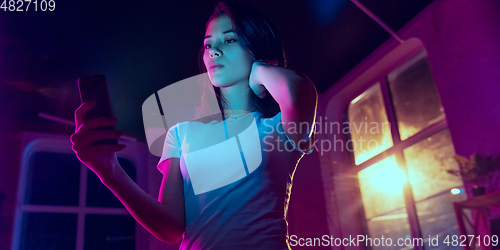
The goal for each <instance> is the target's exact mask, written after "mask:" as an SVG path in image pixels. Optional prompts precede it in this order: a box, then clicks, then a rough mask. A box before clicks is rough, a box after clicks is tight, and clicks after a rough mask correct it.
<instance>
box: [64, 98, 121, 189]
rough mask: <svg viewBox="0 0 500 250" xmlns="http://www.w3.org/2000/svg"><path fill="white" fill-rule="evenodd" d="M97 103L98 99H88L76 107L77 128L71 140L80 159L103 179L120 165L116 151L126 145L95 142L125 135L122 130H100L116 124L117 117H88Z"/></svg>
mask: <svg viewBox="0 0 500 250" xmlns="http://www.w3.org/2000/svg"><path fill="white" fill-rule="evenodd" d="M96 103H97V102H96V101H87V102H84V103H82V105H80V107H78V109H76V111H75V125H76V128H75V133H74V134H72V135H71V138H70V140H71V143H72V144H73V146H72V149H73V151H74V152H75V153H76V156H77V157H78V159H79V160H80V161H81V162H82V163H83V164H85V165H86V166H87V167H89V168H90V169H91V170H92V171H94V173H96V174H97V175H98V176H99V178H101V180H102V179H103V178H106V177H108V176H110V175H112V174H113V168H114V167H115V166H118V167H119V164H118V160H117V158H116V153H115V152H117V151H120V150H122V149H124V148H125V145H121V144H96V143H95V142H96V141H100V140H105V139H118V138H120V136H122V135H123V132H122V131H116V130H99V128H101V127H107V126H113V125H115V124H116V122H117V120H116V118H110V117H97V118H91V119H88V120H87V119H86V115H87V112H88V111H89V110H91V109H92V108H94V107H95V106H96ZM96 129H97V130H96Z"/></svg>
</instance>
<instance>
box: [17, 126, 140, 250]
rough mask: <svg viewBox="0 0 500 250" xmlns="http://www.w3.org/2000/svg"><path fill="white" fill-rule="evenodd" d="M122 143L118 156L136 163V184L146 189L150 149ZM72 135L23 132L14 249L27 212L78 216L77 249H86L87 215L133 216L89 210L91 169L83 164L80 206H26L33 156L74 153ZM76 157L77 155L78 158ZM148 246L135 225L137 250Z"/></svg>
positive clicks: (119, 211) (116, 210)
mask: <svg viewBox="0 0 500 250" xmlns="http://www.w3.org/2000/svg"><path fill="white" fill-rule="evenodd" d="M119 142H120V144H125V145H126V148H125V149H124V150H122V151H120V152H117V156H118V157H120V158H125V159H127V160H129V161H130V162H131V163H132V164H134V167H135V170H136V183H137V184H138V185H139V186H140V187H141V188H143V189H144V190H146V186H147V185H146V184H147V181H146V180H147V176H146V171H144V170H146V167H147V153H148V150H147V146H145V145H144V143H141V142H135V141H131V140H123V139H120V140H119ZM71 146H72V145H71V142H70V136H69V135H63V134H48V133H39V132H22V140H21V149H20V150H21V153H20V157H21V160H20V162H21V165H20V169H19V180H18V189H17V198H16V206H15V216H14V228H13V234H12V244H11V249H12V250H15V249H19V247H20V243H21V230H22V219H23V218H22V217H23V213H24V212H42V213H70V214H76V215H77V224H76V226H77V228H76V231H77V233H76V246H75V249H77V250H83V248H84V241H85V238H84V233H85V216H86V215H87V214H100V215H101V214H104V215H129V216H131V215H130V213H129V212H128V211H127V210H126V209H125V208H107V207H87V206H86V195H87V194H86V192H87V177H88V173H89V171H88V167H86V166H85V165H83V163H80V188H79V200H78V205H77V206H57V205H37V204H24V200H25V195H26V183H27V178H28V171H29V170H28V167H29V161H30V158H31V155H33V154H34V153H37V152H51V153H64V154H74V152H73V151H72V149H71ZM75 157H76V156H75ZM145 247H147V231H145V229H144V228H142V226H140V225H139V224H138V223H137V222H136V225H135V249H144V248H145Z"/></svg>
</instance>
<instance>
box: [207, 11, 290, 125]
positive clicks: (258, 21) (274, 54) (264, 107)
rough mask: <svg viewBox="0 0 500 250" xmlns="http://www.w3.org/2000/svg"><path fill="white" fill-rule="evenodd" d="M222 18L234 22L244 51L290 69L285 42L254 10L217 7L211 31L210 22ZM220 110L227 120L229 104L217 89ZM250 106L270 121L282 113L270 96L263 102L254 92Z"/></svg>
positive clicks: (215, 89) (262, 15)
mask: <svg viewBox="0 0 500 250" xmlns="http://www.w3.org/2000/svg"><path fill="white" fill-rule="evenodd" d="M222 15H227V16H229V17H230V18H231V21H232V23H233V28H234V31H235V33H236V34H237V36H238V41H239V42H240V43H241V45H242V47H243V48H244V49H247V50H248V51H249V52H250V53H251V54H252V56H253V57H254V58H255V60H261V59H268V60H275V61H277V62H278V66H280V67H286V60H285V53H284V50H283V46H282V44H281V39H280V37H279V35H278V33H277V32H276V28H275V26H274V25H273V24H272V23H271V21H270V20H269V19H268V18H267V17H266V16H264V14H262V13H261V12H259V11H257V10H256V9H254V8H252V7H251V6H247V5H243V4H240V3H233V2H219V3H218V4H217V6H215V9H214V12H213V14H212V15H211V16H210V18H209V19H208V22H207V23H206V25H205V29H206V28H207V26H208V24H209V23H210V21H212V20H213V19H215V18H218V17H220V16H222ZM203 53H204V48H203V46H201V49H200V53H199V61H198V63H199V64H198V66H199V69H200V72H201V73H205V72H206V71H207V70H206V68H205V65H204V63H203ZM213 89H214V92H215V96H216V97H217V102H218V103H219V108H220V110H221V112H222V119H224V107H223V104H224V105H226V104H227V102H226V100H225V99H224V97H223V96H222V94H221V92H220V88H219V87H215V86H213ZM248 94H249V96H250V102H251V105H252V107H253V108H255V109H256V110H257V111H259V112H260V113H262V114H263V117H266V118H269V117H273V116H275V115H276V114H277V113H278V112H279V111H280V108H279V105H278V103H277V102H276V100H274V98H273V97H272V96H271V95H270V94H269V92H267V93H266V97H264V98H260V97H258V96H257V95H256V94H255V93H254V92H253V91H249V93H248Z"/></svg>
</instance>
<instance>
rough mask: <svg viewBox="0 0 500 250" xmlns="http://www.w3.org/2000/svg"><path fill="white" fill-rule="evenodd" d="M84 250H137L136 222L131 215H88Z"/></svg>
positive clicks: (86, 217)
mask: <svg viewBox="0 0 500 250" xmlns="http://www.w3.org/2000/svg"><path fill="white" fill-rule="evenodd" d="M84 249H88V250H94V249H107V250H115V249H116V250H127V249H130V250H135V220H134V219H133V218H132V216H130V215H103V214H88V215H87V216H85V244H84Z"/></svg>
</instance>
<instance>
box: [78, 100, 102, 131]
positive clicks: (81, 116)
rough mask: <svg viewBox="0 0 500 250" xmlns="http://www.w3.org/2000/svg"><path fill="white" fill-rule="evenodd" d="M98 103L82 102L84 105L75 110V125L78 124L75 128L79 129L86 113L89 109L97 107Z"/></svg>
mask: <svg viewBox="0 0 500 250" xmlns="http://www.w3.org/2000/svg"><path fill="white" fill-rule="evenodd" d="M96 104H97V101H88V102H84V103H82V105H80V107H78V108H77V109H76V110H75V125H76V128H75V130H77V129H78V127H80V126H81V125H82V123H83V122H84V121H85V115H86V114H87V111H89V110H90V109H92V108H93V107H95V105H96Z"/></svg>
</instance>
